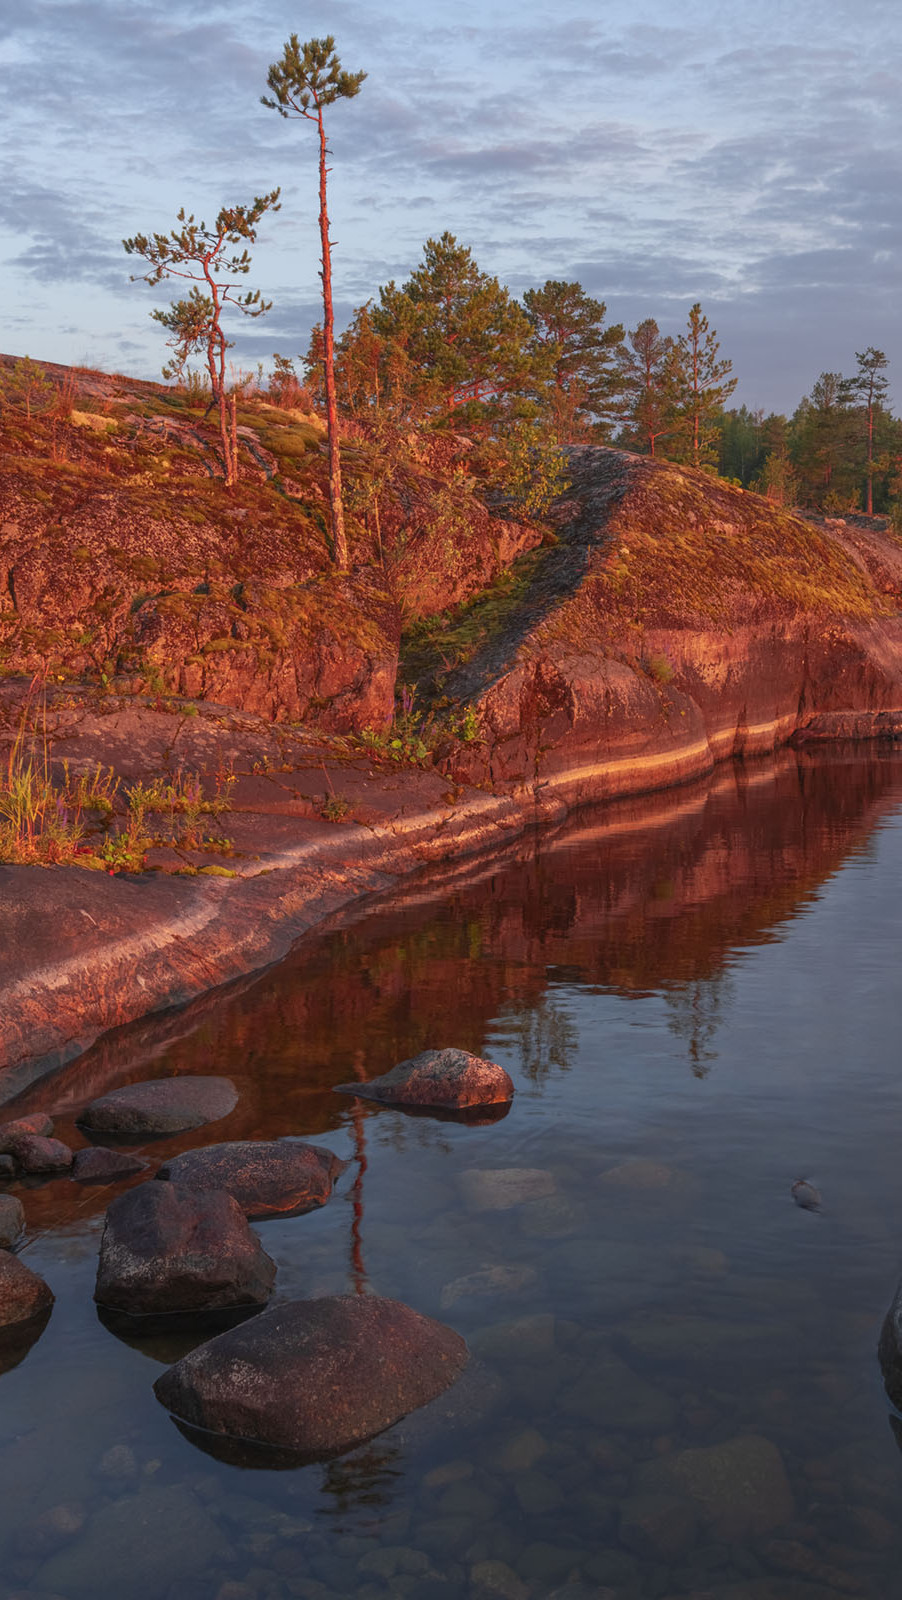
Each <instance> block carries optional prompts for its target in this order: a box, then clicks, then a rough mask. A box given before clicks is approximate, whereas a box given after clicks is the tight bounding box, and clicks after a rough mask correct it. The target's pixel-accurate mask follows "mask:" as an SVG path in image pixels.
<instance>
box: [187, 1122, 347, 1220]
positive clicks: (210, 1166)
mask: <svg viewBox="0 0 902 1600" xmlns="http://www.w3.org/2000/svg"><path fill="white" fill-rule="evenodd" d="M346 1165H347V1163H346V1162H344V1161H340V1160H339V1158H338V1156H336V1155H333V1154H332V1151H331V1150H322V1149H320V1147H319V1146H318V1145H314V1144H304V1143H303V1141H302V1140H300V1139H245V1140H237V1141H236V1142H235V1143H234V1144H211V1145H207V1147H206V1148H205V1149H203V1150H186V1151H185V1153H184V1155H180V1156H175V1157H174V1158H173V1160H172V1161H166V1162H164V1164H163V1166H161V1167H160V1169H159V1171H158V1172H157V1177H158V1178H163V1179H168V1180H170V1181H171V1182H173V1183H180V1184H183V1185H184V1187H185V1188H186V1189H195V1190H197V1191H199V1192H202V1191H205V1190H210V1189H224V1190H225V1192H226V1194H230V1195H232V1196H233V1198H234V1199H235V1200H237V1201H238V1204H239V1205H240V1207H241V1209H242V1211H243V1212H244V1213H245V1215H246V1216H248V1217H251V1218H257V1219H259V1218H261V1217H278V1216H295V1215H298V1214H299V1213H301V1212H304V1211H314V1210H316V1209H317V1207H319V1206H324V1205H325V1204H326V1201H327V1200H328V1199H329V1196H330V1195H331V1193H332V1185H333V1184H334V1182H335V1180H336V1178H337V1177H338V1176H339V1175H340V1174H341V1173H342V1172H344V1169H345V1166H346Z"/></svg>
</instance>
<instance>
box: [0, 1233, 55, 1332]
mask: <svg viewBox="0 0 902 1600" xmlns="http://www.w3.org/2000/svg"><path fill="white" fill-rule="evenodd" d="M52 1305H53V1294H52V1291H51V1290H50V1289H49V1288H48V1287H47V1284H46V1283H45V1282H44V1280H43V1278H39V1277H38V1275H37V1273H36V1272H32V1270H31V1268H30V1267H26V1265H25V1262H24V1261H20V1260H19V1257H18V1256H14V1255H11V1254H10V1252H9V1251H8V1250H0V1328H10V1327H14V1326H15V1325H16V1324H17V1323H20V1322H29V1321H30V1320H31V1319H32V1317H41V1316H44V1315H45V1314H46V1313H48V1312H49V1310H50V1307H51V1306H52Z"/></svg>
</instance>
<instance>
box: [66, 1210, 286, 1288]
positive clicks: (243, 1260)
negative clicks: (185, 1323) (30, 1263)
mask: <svg viewBox="0 0 902 1600" xmlns="http://www.w3.org/2000/svg"><path fill="white" fill-rule="evenodd" d="M275 1277H276V1268H275V1263H274V1262H273V1261H271V1260H270V1258H269V1256H268V1255H267V1254H266V1252H265V1250H264V1249H263V1246H262V1245H261V1243H260V1241H259V1239H258V1238H257V1235H256V1234H255V1233H254V1232H253V1230H252V1229H251V1228H250V1227H249V1226H248V1223H247V1220H246V1218H245V1216H244V1213H243V1211H242V1210H241V1208H240V1206H239V1205H238V1204H237V1203H236V1201H234V1200H233V1199H232V1197H231V1195H227V1194H223V1193H221V1192H219V1193H215V1194H197V1193H196V1192H195V1191H194V1190H191V1189H186V1188H183V1187H182V1185H181V1184H175V1183H165V1184H164V1183H142V1184H141V1185H140V1186H139V1187H138V1188H137V1189H130V1190H128V1192H127V1193H126V1194H121V1195H118V1196H117V1198H116V1199H115V1200H114V1201H113V1203H112V1205H111V1206H110V1207H109V1210H108V1211H107V1214H106V1225H105V1227H104V1230H103V1238H102V1239H101V1242H100V1261H99V1264H98V1268H97V1283H96V1286H95V1289H94V1299H95V1300H96V1301H97V1303H98V1304H99V1305H100V1306H103V1307H105V1308H107V1309H109V1310H112V1311H117V1312H126V1313H128V1314H129V1315H131V1316H136V1315H141V1316H147V1315H158V1314H160V1313H162V1312H201V1311H213V1310H224V1309H226V1308H230V1307H236V1306H258V1305H263V1304H265V1302H266V1301H267V1300H268V1299H269V1296H270V1294H271V1293H272V1287H273V1284H274V1282H275Z"/></svg>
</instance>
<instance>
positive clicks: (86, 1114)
mask: <svg viewBox="0 0 902 1600" xmlns="http://www.w3.org/2000/svg"><path fill="white" fill-rule="evenodd" d="M237 1104H238V1090H237V1089H236V1088H235V1085H234V1084H233V1083H232V1081H231V1079H230V1078H198V1077H190V1076H185V1077H183V1078H148V1079H147V1081H146V1082H145V1083H129V1084H126V1085H125V1087H124V1088H122V1089H112V1090H111V1091H110V1093H109V1094H103V1095H101V1096H100V1097H99V1099H97V1100H92V1101H91V1103H90V1105H87V1106H85V1109H84V1110H83V1111H82V1113H81V1115H80V1117H79V1119H78V1121H79V1124H80V1126H81V1127H83V1128H87V1129H88V1130H89V1131H90V1132H91V1133H102V1134H109V1135H114V1136H118V1137H120V1138H125V1139H136V1138H140V1137H141V1136H142V1135H145V1134H146V1135H158V1134H165V1133H184V1132H185V1131H186V1130H187V1129H190V1128H202V1127H204V1125H205V1124H206V1123H208V1122H218V1121H219V1120H220V1118H221V1117H227V1116H228V1114H229V1112H230V1111H233V1110H234V1109H235V1106H236V1105H237Z"/></svg>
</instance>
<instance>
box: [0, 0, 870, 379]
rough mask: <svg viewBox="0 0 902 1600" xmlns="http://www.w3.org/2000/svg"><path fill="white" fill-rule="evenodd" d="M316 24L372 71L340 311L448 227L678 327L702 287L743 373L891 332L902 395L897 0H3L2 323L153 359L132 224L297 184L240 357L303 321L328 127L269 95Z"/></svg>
mask: <svg viewBox="0 0 902 1600" xmlns="http://www.w3.org/2000/svg"><path fill="white" fill-rule="evenodd" d="M452 18H453V23H452ZM292 31H296V32H298V33H299V34H300V36H301V38H302V39H303V38H308V37H310V36H311V35H321V34H324V33H327V32H331V33H333V34H334V35H335V37H336V42H337V46H338V49H339V52H340V54H341V57H342V61H343V63H344V65H345V66H346V67H347V68H349V69H351V70H357V69H359V68H363V69H365V70H366V71H367V72H368V74H369V77H368V79H367V82H366V83H365V84H364V87H363V90H362V91H361V94H360V96H359V97H358V98H357V99H356V100H354V101H352V102H348V103H343V104H340V105H338V106H337V107H336V108H335V110H334V113H333V115H332V119H331V128H332V143H333V148H334V172H333V176H332V189H331V210H332V215H333V234H334V237H335V239H336V241H337V243H336V250H335V262H334V270H335V289H336V299H337V312H338V318H339V322H342V321H344V320H346V318H347V315H348V313H349V312H350V309H351V308H352V307H353V306H354V305H357V304H359V303H360V302H362V301H363V300H365V299H367V298H368V297H369V296H370V295H373V294H374V293H375V292H376V290H377V289H378V286H379V284H380V283H383V282H385V281H386V280H387V279H388V278H390V277H392V276H394V277H396V278H398V279H403V278H404V277H406V276H407V274H408V273H409V272H410V270H411V269H412V268H413V267H414V266H415V265H416V263H417V261H418V259H419V256H420V253H421V249H422V245H423V242H424V241H425V239H426V238H427V237H429V236H430V235H434V234H438V233H440V232H441V231H442V230H443V229H445V228H449V229H450V230H451V231H452V232H453V233H456V234H457V236H458V238H460V239H461V240H462V241H464V242H465V243H467V244H469V245H471V246H472V248H473V250H474V252H475V255H476V258H477V260H478V262H479V264H480V266H482V267H483V268H485V269H487V270H489V271H491V272H493V273H497V275H498V276H499V277H500V278H501V279H502V280H503V281H504V282H506V283H507V284H508V285H509V286H510V287H511V289H512V290H513V291H514V292H515V293H517V294H520V293H522V291H523V290H524V289H525V288H528V287H529V286H530V285H535V284H541V283H543V282H544V281H545V279H546V278H548V277H556V278H578V279H579V280H580V281H581V282H582V283H583V284H584V286H585V288H586V289H587V290H588V291H589V292H590V293H592V294H594V295H597V296H598V297H599V298H601V299H603V300H605V301H606V302H607V305H608V312H609V317H610V319H611V320H617V321H624V322H626V323H627V324H628V325H629V326H635V323H636V322H637V321H639V320H640V319H641V318H643V317H646V316H655V317H656V318H657V319H658V321H659V323H660V324H661V326H662V328H663V329H665V331H668V332H678V331H679V330H680V329H681V327H682V325H683V323H684V321H685V316H686V312H687V310H688V308H689V306H690V304H691V303H692V301H694V300H696V299H698V300H700V301H701V302H702V306H703V308H704V310H705V311H706V312H707V313H708V316H709V318H710V320H711V322H712V324H713V325H714V326H715V327H716V328H717V330H718V332H719V335H720V338H721V345H722V353H723V354H724V355H727V356H730V357H731V358H732V360H733V362H734V368H735V371H736V373H737V375H738V377H739V380H740V387H739V390H738V392H737V401H738V400H745V401H746V402H747V403H748V404H750V405H753V406H755V405H762V406H764V407H767V408H772V407H773V408H778V409H785V408H791V407H792V406H793V405H794V404H795V402H796V401H797V400H798V398H799V397H800V395H801V394H802V393H803V392H804V391H805V390H807V389H810V387H811V384H812V382H813V381H814V379H815V378H816V377H817V375H818V373H819V372H820V371H821V370H822V369H824V368H831V369H839V370H844V371H846V372H850V371H851V370H852V369H853V368H854V363H855V351H856V350H863V349H864V348H865V346H867V345H869V344H875V345H878V346H879V347H881V348H883V349H884V350H885V351H886V353H887V355H888V356H889V358H890V362H891V373H892V375H893V376H894V377H895V379H896V393H897V395H898V397H899V400H900V402H902V293H900V285H899V282H898V277H899V273H898V264H899V236H900V196H902V150H900V110H899V107H900V105H902V11H900V9H899V7H898V4H897V3H896V0H865V3H864V4H862V3H861V0H855V3H853V0H830V4H829V6H827V5H825V4H823V3H820V4H814V3H811V0H758V3H757V4H755V5H754V6H750V5H749V4H747V3H745V0H742V3H739V0H684V3H683V4H681V6H680V7H679V8H677V7H675V6H673V5H672V4H665V3H664V0H606V3H605V4H603V5H602V4H601V3H600V0H560V3H559V4H558V5H557V6H555V7H554V8H552V7H551V6H549V5H547V4H544V3H542V0H521V3H520V4H514V3H511V0H480V3H475V0H456V4H455V6H454V7H453V9H452V8H448V7H445V6H441V7H440V6H438V5H436V4H435V3H434V0H420V3H414V0H370V3H363V0H331V3H326V4H323V5H320V6H316V7H298V6H297V5H293V4H292V5H289V4H287V3H285V0H269V3H268V4H267V5H266V6H265V7H262V6H261V7H260V8H259V9H258V8H257V7H256V6H254V5H253V4H248V3H247V0H212V3H200V0H30V3H29V4H27V5H25V6H23V5H22V3H21V0H0V80H2V81H0V88H2V97H3V106H4V119H3V123H2V125H0V128H2V131H0V220H2V224H3V226H2V233H0V266H2V272H3V279H4V287H5V292H4V295H3V323H4V324H5V326H0V349H3V350H5V351H8V352H12V353H15V354H24V353H28V354H30V355H32V356H36V357H44V358H47V359H56V360H62V361H82V360H88V361H90V362H91V363H95V364H101V365H105V366H107V367H109V368H110V369H114V368H118V369H121V370H126V371H131V372H134V373H137V374H142V375H147V376H157V375H158V373H159V368H160V365H161V362H162V360H163V359H164V357H165V350H164V348H163V345H162V339H161V330H159V329H158V328H157V327H156V325H155V324H153V323H152V322H151V321H150V319H149V315H148V313H149V310H150V308H151V306H152V305H154V304H160V303H165V302H166V300H167V299H168V298H169V296H168V293H167V291H166V290H165V286H160V288H158V289H157V290H155V291H153V294H151V291H150V290H147V289H145V288H144V287H143V286H138V285H132V284H130V283H129V281H128V277H129V271H130V270H134V265H133V263H131V262H130V261H129V260H128V258H126V256H125V254H124V252H123V251H122V249H121V243H120V241H121V239H122V237H123V236H124V235H126V234H132V233H135V232H138V231H152V230H155V229H158V230H162V231H165V230H166V229H168V227H169V226H170V225H171V224H172V223H173V222H174V220H175V213H176V211H177V210H178V208H179V206H181V205H185V206H187V207H188V209H189V210H193V211H194V212H195V213H197V214H198V215H201V216H205V217H208V218H212V216H213V215H215V212H216V210H217V209H218V207H219V205H220V204H222V203H223V202H224V201H228V202H240V201H245V200H249V199H250V198H251V197H252V196H253V195H254V194H255V193H259V192H261V191H263V190H266V189H270V188H272V187H274V186H275V185H276V184H281V186H282V191H283V202H284V204H283V208H282V211H281V213H280V214H279V215H278V216H277V217H274V218H272V219H269V220H268V221H267V222H266V223H265V224H264V228H263V231H262V233H261V238H260V241H259V243H258V246H257V249H256V253H255V270H254V272H253V273H252V275H251V277H250V278H249V279H248V280H247V282H248V284H250V285H253V286H255V287H256V286H259V287H260V288H261V289H262V290H263V292H264V294H265V295H266V297H267V298H272V299H273V300H274V301H275V305H274V309H273V311H272V312H271V313H270V315H269V316H268V317H267V318H266V319H264V320H261V321H259V322H255V323H247V324H245V325H244V327H243V328H239V329H237V330H236V331H237V333H238V341H239V342H238V345H237V349H236V359H238V360H239V361H241V362H243V363H244V364H245V365H249V364H251V363H252V362H253V361H255V360H256V359H257V357H258V356H260V357H268V356H269V355H270V354H271V352H272V351H273V350H279V351H281V352H283V353H285V354H293V353H297V352H302V351H303V350H304V348H305V346H306V337H307V333H308V331H309V327H310V323H311V321H312V320H313V318H314V316H315V315H316V307H317V296H318V292H319V280H318V275H317V274H318V266H319V261H318V235H317V228H316V141H315V137H314V134H313V130H312V129H311V128H308V127H306V125H303V124H302V125H298V124H296V123H291V124H289V123H285V122H283V121H282V120H281V119H280V118H278V117H277V116H276V115H275V114H274V113H273V112H270V111H267V110H265V109H264V108H263V107H262V106H261V105H260V104H259V96H260V94H261V93H262V92H264V90H265V84H266V70H267V67H268V65H269V63H270V62H271V61H273V60H275V59H276V58H277V57H278V56H279V55H280V54H281V48H282V44H283V42H284V40H285V39H286V38H287V36H288V34H289V33H291V32H292ZM233 326H234V324H233ZM897 366H898V368H899V371H898V372H896V367H897Z"/></svg>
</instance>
